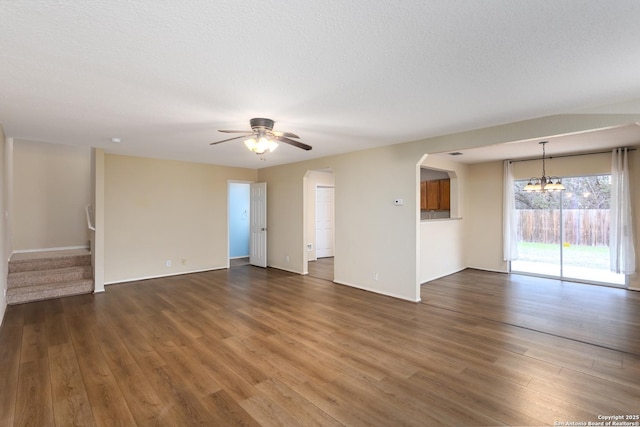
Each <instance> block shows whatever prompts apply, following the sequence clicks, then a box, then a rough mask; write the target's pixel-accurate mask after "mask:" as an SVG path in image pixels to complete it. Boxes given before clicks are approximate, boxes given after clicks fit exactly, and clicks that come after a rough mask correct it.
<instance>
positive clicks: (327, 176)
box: [305, 169, 335, 281]
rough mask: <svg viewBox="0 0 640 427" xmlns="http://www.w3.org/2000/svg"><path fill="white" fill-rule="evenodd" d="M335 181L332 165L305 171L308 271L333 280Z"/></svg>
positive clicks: (311, 274) (310, 273)
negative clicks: (328, 167)
mask: <svg viewBox="0 0 640 427" xmlns="http://www.w3.org/2000/svg"><path fill="white" fill-rule="evenodd" d="M334 184H335V181H334V176H333V171H331V170H329V169H323V170H312V171H308V172H307V174H306V175H305V190H306V197H305V242H306V243H305V244H306V260H307V264H306V267H307V269H306V271H305V272H306V273H308V274H309V275H310V276H313V277H317V278H321V279H325V280H331V281H333V278H334V262H333V261H334V254H335V185H334Z"/></svg>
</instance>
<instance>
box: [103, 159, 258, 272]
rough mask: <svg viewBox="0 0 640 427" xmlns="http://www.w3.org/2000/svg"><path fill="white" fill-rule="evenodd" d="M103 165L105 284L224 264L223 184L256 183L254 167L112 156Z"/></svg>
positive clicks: (225, 250) (226, 187) (225, 241)
mask: <svg viewBox="0 0 640 427" xmlns="http://www.w3.org/2000/svg"><path fill="white" fill-rule="evenodd" d="M104 163H105V170H104V187H105V188H104V203H105V208H104V211H105V212H104V239H105V253H104V258H105V264H104V274H105V283H107V284H108V283H117V282H123V281H130V280H136V279H141V278H149V277H158V276H166V275H172V274H182V273H188V272H194V271H202V270H209V269H216V268H225V267H226V266H227V263H228V244H227V242H228V227H227V215H228V212H227V200H228V198H227V189H228V185H227V184H228V181H229V180H238V181H256V177H257V176H256V174H257V173H256V171H255V170H252V169H241V168H232V167H223V166H214V165H208V164H200V163H189V162H180V161H171V160H155V159H146V158H139V157H128V156H119V155H113V154H106V155H105V162H104ZM166 261H170V262H171V266H169V267H167V266H166Z"/></svg>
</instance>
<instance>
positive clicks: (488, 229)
mask: <svg viewBox="0 0 640 427" xmlns="http://www.w3.org/2000/svg"><path fill="white" fill-rule="evenodd" d="M502 175H503V163H502V162H490V163H479V164H475V165H469V175H468V177H469V180H468V183H467V203H468V204H469V205H468V209H467V212H468V215H467V229H466V239H465V245H466V248H467V252H466V255H467V263H468V266H469V267H471V268H479V269H482V270H490V271H501V272H507V271H508V268H509V266H508V264H507V263H506V262H505V261H503V254H502V188H503V187H502V181H503V176H502Z"/></svg>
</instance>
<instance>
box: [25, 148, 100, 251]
mask: <svg viewBox="0 0 640 427" xmlns="http://www.w3.org/2000/svg"><path fill="white" fill-rule="evenodd" d="M13 186H14V192H13V194H14V201H13V210H14V217H13V225H12V227H13V230H12V236H13V250H14V251H30V250H39V249H47V248H62V247H88V241H89V233H88V229H87V222H86V219H85V207H86V205H88V204H89V203H91V149H90V148H86V147H74V146H68V145H61V144H50V143H42V142H33V141H24V140H15V141H14V147H13Z"/></svg>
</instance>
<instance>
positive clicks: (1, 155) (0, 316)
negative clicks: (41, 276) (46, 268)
mask: <svg viewBox="0 0 640 427" xmlns="http://www.w3.org/2000/svg"><path fill="white" fill-rule="evenodd" d="M6 150H7V140H6V137H5V135H4V129H3V128H2V125H0V165H2V173H0V215H2V219H0V328H1V327H2V323H3V321H4V313H5V311H6V309H7V297H6V295H5V292H6V290H7V261H8V259H9V254H10V252H9V234H10V233H9V225H8V215H6V213H5V212H7V210H8V209H9V207H8V201H7V195H8V191H7V183H8V181H9V179H8V178H9V177H8V174H7V171H9V170H10V168H8V167H7V162H8V158H9V157H8V156H7V153H6Z"/></svg>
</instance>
